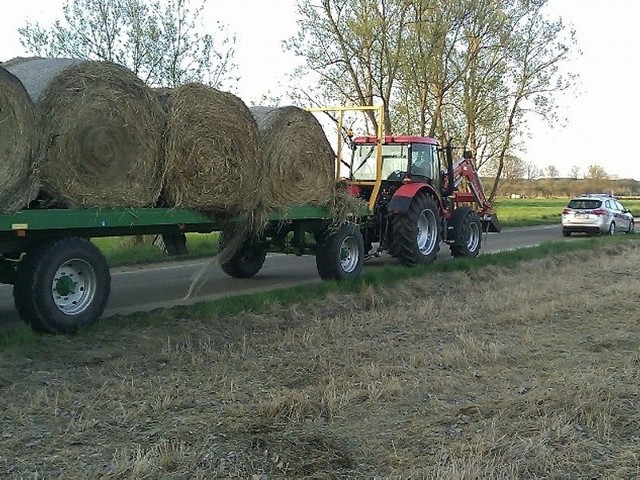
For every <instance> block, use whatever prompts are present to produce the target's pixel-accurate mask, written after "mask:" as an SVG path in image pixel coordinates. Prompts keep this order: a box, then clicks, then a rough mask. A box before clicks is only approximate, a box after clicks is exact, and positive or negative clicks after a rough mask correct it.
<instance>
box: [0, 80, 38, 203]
mask: <svg viewBox="0 0 640 480" xmlns="http://www.w3.org/2000/svg"><path fill="white" fill-rule="evenodd" d="M38 142H39V135H38V122H37V117H36V110H35V106H34V105H33V102H32V101H31V98H29V95H28V94H27V91H26V90H25V88H24V86H23V85H22V83H20V80H18V78H16V77H15V76H14V75H12V74H11V73H10V72H8V71H7V70H5V69H4V68H2V67H0V212H4V213H10V212H14V211H16V210H19V209H21V208H23V207H25V206H26V205H27V204H28V203H29V202H30V201H31V200H33V198H34V197H35V196H36V194H37V192H38V186H37V185H38V179H37V175H36V173H37V172H36V164H35V158H36V155H35V153H36V151H37V148H38Z"/></svg>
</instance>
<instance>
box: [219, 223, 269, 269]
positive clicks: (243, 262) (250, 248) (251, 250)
mask: <svg viewBox="0 0 640 480" xmlns="http://www.w3.org/2000/svg"><path fill="white" fill-rule="evenodd" d="M228 237H229V233H228V232H227V233H226V232H222V234H221V235H220V241H219V250H220V251H222V250H223V249H224V245H225V241H226V239H227V238H228ZM266 258H267V249H266V248H265V247H264V245H261V244H260V243H258V242H256V241H251V240H248V241H246V242H245V243H244V244H243V245H242V247H241V248H240V249H238V250H237V251H236V252H234V254H233V255H232V256H231V257H230V258H229V259H228V260H225V261H224V262H220V268H222V271H223V272H224V273H226V274H227V275H229V276H230V277H234V278H251V277H253V276H255V275H256V274H257V273H258V272H259V271H260V270H261V269H262V266H263V265H264V261H265V259H266Z"/></svg>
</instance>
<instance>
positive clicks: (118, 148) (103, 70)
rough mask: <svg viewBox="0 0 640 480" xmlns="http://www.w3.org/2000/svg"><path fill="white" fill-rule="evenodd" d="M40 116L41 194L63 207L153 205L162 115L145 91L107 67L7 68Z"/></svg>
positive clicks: (43, 61) (39, 64)
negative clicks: (43, 192) (25, 91)
mask: <svg viewBox="0 0 640 480" xmlns="http://www.w3.org/2000/svg"><path fill="white" fill-rule="evenodd" d="M6 65H8V67H7V69H8V70H10V71H12V72H13V73H14V74H15V75H16V76H17V77H18V78H20V79H21V80H22V82H23V83H24V84H25V85H26V86H27V91H29V92H30V94H31V97H32V99H33V100H34V102H35V103H36V107H37V111H38V113H39V115H40V118H41V132H42V144H41V148H40V151H39V155H38V163H39V166H40V171H41V183H42V189H43V190H44V191H45V192H46V193H47V194H49V195H50V196H51V197H53V199H54V200H55V201H56V202H57V203H59V204H60V205H61V206H65V207H144V206H151V205H154V204H155V203H156V201H157V199H158V196H159V193H160V189H161V187H162V179H163V175H164V167H163V162H162V160H161V157H160V155H159V154H160V147H161V145H160V142H161V138H162V132H163V130H164V125H165V115H164V113H163V110H162V106H161V105H160V102H159V101H158V99H157V98H156V97H155V96H154V95H153V94H152V93H151V90H150V89H149V88H147V87H146V85H145V84H144V83H143V82H142V80H140V79H139V78H138V77H136V76H135V75H134V74H133V73H132V72H131V71H130V70H128V69H126V68H125V67H122V66H120V65H116V64H114V63H110V62H97V61H77V60H71V59H48V58H30V59H14V60H12V61H10V62H7V64H6Z"/></svg>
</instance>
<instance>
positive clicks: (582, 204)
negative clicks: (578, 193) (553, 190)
mask: <svg viewBox="0 0 640 480" xmlns="http://www.w3.org/2000/svg"><path fill="white" fill-rule="evenodd" d="M600 205H602V200H589V199H584V198H582V199H573V200H571V201H570V202H569V205H567V206H568V207H569V208H573V209H576V210H593V209H595V208H599V207H600Z"/></svg>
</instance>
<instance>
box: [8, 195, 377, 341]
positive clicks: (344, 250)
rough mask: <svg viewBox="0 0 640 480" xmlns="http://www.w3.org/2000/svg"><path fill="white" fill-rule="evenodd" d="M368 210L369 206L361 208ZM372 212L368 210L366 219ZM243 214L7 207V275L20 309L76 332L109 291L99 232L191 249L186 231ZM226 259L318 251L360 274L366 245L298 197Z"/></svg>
mask: <svg viewBox="0 0 640 480" xmlns="http://www.w3.org/2000/svg"><path fill="white" fill-rule="evenodd" d="M359 213H360V214H362V213H364V214H365V215H366V212H359ZM365 219H366V217H365V216H362V217H360V220H365ZM239 227H240V228H242V225H239V224H238V222H234V221H233V220H224V219H220V218H215V217H211V216H209V215H207V214H204V213H201V212H197V211H195V210H188V209H169V208H110V209H108V208H98V209H33V210H23V211H19V212H17V213H14V214H1V215H0V282H2V283H6V284H11V285H13V297H14V302H15V306H16V309H17V311H18V314H19V315H20V317H21V318H22V319H23V320H24V321H25V322H26V323H27V324H29V325H30V326H31V327H32V328H33V329H34V330H36V331H38V332H43V333H54V334H55V333H73V332H75V331H77V330H78V329H79V328H81V327H83V326H87V325H89V324H91V323H93V322H95V321H97V320H98V319H99V318H100V316H101V315H102V313H103V311H104V308H105V306H106V304H107V300H108V299H109V294H110V290H111V276H110V272H109V266H108V265H107V261H106V259H105V258H104V256H103V255H102V253H101V252H100V250H99V249H98V248H97V247H96V246H95V245H94V244H93V243H92V242H91V241H90V239H91V238H96V237H113V236H133V235H160V236H161V237H162V239H163V244H164V246H165V250H166V252H167V253H168V254H169V255H176V254H180V253H186V251H187V244H186V235H185V234H186V233H193V232H197V233H211V232H221V242H223V243H224V242H225V241H226V240H228V239H229V238H236V237H232V235H233V232H234V231H237V229H238V228H239ZM231 251H232V252H234V253H233V254H232V255H229V256H226V257H225V260H224V261H223V262H222V263H221V267H222V270H223V271H224V272H225V273H226V274H228V275H230V276H233V277H238V278H249V277H252V276H254V275H255V274H257V273H258V272H259V271H260V269H261V268H262V265H263V263H264V261H265V258H266V254H267V253H268V252H284V253H291V254H296V255H315V256H316V264H317V267H318V273H319V274H320V277H321V278H322V279H325V280H328V279H336V280H341V279H346V278H352V277H356V276H357V275H359V274H360V271H361V270H362V265H363V262H364V257H365V248H364V242H363V238H362V235H361V233H360V226H356V225H355V224H354V223H351V222H344V223H342V224H340V225H335V221H334V220H332V218H331V215H330V214H329V212H328V211H327V210H325V209H323V208H319V207H314V206H308V205H297V206H292V207H290V208H287V209H283V210H280V211H276V212H273V213H272V214H271V215H270V217H269V220H268V221H267V223H266V225H265V228H264V230H262V231H261V234H260V236H259V237H255V236H248V237H247V238H246V240H245V241H244V242H243V243H242V244H241V245H239V246H238V247H236V248H234V249H232V250H231Z"/></svg>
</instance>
